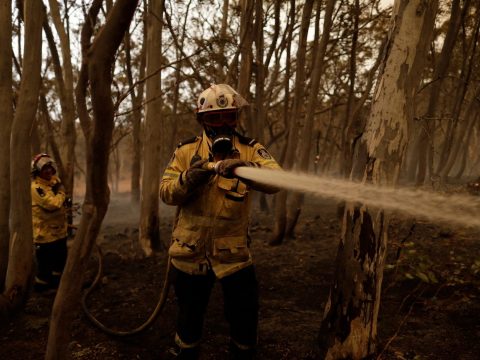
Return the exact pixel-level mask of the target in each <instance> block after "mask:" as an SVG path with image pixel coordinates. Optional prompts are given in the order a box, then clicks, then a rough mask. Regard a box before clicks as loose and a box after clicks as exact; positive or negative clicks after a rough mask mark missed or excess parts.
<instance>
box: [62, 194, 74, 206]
mask: <svg viewBox="0 0 480 360" xmlns="http://www.w3.org/2000/svg"><path fill="white" fill-rule="evenodd" d="M72 205H73V201H72V198H71V197H66V198H65V201H64V202H63V206H65V207H66V208H71V207H72Z"/></svg>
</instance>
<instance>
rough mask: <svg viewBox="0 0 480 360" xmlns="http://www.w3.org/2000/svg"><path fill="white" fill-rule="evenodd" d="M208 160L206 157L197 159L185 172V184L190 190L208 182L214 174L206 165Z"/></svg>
mask: <svg viewBox="0 0 480 360" xmlns="http://www.w3.org/2000/svg"><path fill="white" fill-rule="evenodd" d="M207 162H208V160H206V159H205V160H199V161H196V162H195V163H193V165H192V166H190V168H189V169H188V170H187V172H186V173H185V184H186V185H187V186H188V188H189V189H190V190H192V189H194V188H196V187H197V186H200V185H202V184H204V183H206V182H207V181H208V179H209V178H210V176H211V175H212V171H210V170H207V169H206V168H205V167H204V165H205V164H206V163H207Z"/></svg>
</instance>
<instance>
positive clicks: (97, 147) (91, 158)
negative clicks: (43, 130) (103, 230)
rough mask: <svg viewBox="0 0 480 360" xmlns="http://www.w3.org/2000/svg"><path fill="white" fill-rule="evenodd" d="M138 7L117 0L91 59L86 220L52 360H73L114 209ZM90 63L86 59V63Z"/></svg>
mask: <svg viewBox="0 0 480 360" xmlns="http://www.w3.org/2000/svg"><path fill="white" fill-rule="evenodd" d="M136 6H137V1H131V0H117V1H116V2H115V5H114V7H113V9H112V10H111V12H110V14H109V16H108V19H107V22H106V24H105V26H104V27H103V29H102V31H100V32H99V33H98V35H97V37H96V39H95V41H94V42H93V44H92V46H91V49H90V51H89V58H88V79H89V81H90V93H91V95H92V109H93V116H94V122H93V127H92V132H91V137H90V138H89V141H88V142H89V146H88V147H87V189H86V194H85V202H84V204H83V215H82V219H81V222H80V226H79V229H78V233H77V235H76V237H75V241H74V242H73V247H72V248H71V250H70V252H69V256H68V260H67V264H66V266H65V271H64V273H63V276H62V280H61V282H60V287H59V289H58V293H57V296H56V297H55V303H54V305H53V311H52V318H51V322H50V331H49V337H48V345H47V354H46V357H45V358H46V359H47V360H53V359H55V360H56V359H65V358H67V357H68V354H67V346H68V343H69V339H70V333H71V332H70V326H71V323H72V321H73V319H74V317H75V314H76V311H75V310H76V309H77V308H78V299H79V298H80V292H81V284H82V276H83V274H84V273H85V270H86V266H87V261H88V259H89V258H90V255H91V250H92V247H93V244H94V243H95V241H96V238H97V235H98V233H99V231H100V226H101V224H102V221H103V217H104V216H105V213H106V211H107V208H108V203H109V190H108V182H107V170H108V158H109V153H110V146H111V140H112V132H113V127H114V121H113V119H114V108H113V102H112V96H111V89H110V87H111V83H112V66H113V64H114V62H115V53H116V51H117V49H118V47H119V46H120V43H121V41H122V38H123V36H124V34H125V31H128V27H129V25H130V22H131V20H132V18H133V14H134V12H135V9H136ZM84 60H86V59H84Z"/></svg>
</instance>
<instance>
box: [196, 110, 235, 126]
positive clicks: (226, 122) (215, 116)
mask: <svg viewBox="0 0 480 360" xmlns="http://www.w3.org/2000/svg"><path fill="white" fill-rule="evenodd" d="M202 123H203V125H205V126H210V127H219V126H228V127H235V126H237V112H236V111H220V112H209V113H203V114H202Z"/></svg>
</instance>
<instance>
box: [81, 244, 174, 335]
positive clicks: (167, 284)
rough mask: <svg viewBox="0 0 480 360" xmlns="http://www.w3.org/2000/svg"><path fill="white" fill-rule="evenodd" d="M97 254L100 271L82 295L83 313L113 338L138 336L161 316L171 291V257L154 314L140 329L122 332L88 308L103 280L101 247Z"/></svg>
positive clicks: (168, 260) (97, 247) (98, 247)
mask: <svg viewBox="0 0 480 360" xmlns="http://www.w3.org/2000/svg"><path fill="white" fill-rule="evenodd" d="M96 249H97V253H98V270H97V275H96V276H95V279H94V280H93V282H92V284H91V285H90V287H89V288H88V289H87V290H85V292H84V293H83V295H82V308H83V312H84V313H85V315H86V316H87V318H88V320H90V322H91V323H92V324H93V325H95V326H96V327H97V328H98V329H100V330H101V331H103V332H104V333H106V334H108V335H112V336H119V337H124V336H131V335H136V334H139V333H141V332H142V331H144V330H146V329H147V328H148V327H149V326H150V325H152V324H153V323H154V321H155V320H156V319H157V317H158V315H160V314H161V312H162V310H163V308H164V306H165V304H166V302H167V298H168V292H169V289H170V267H171V261H170V256H169V257H168V259H167V269H166V271H165V279H164V281H163V286H162V291H161V293H160V297H159V299H158V302H157V305H156V306H155V309H154V310H153V312H152V314H151V315H150V316H149V317H148V318H147V320H145V322H144V323H143V324H141V325H139V326H138V327H136V328H135V329H133V330H127V331H122V330H114V329H111V328H109V327H107V326H106V325H104V324H103V323H102V322H100V320H98V319H97V318H96V317H95V316H94V315H93V314H92V313H91V312H90V310H89V309H88V307H87V298H88V296H89V295H90V294H91V293H92V291H93V290H94V289H95V288H96V286H97V285H98V283H99V282H100V279H101V278H102V274H103V254H102V250H101V248H100V246H98V245H96Z"/></svg>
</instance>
